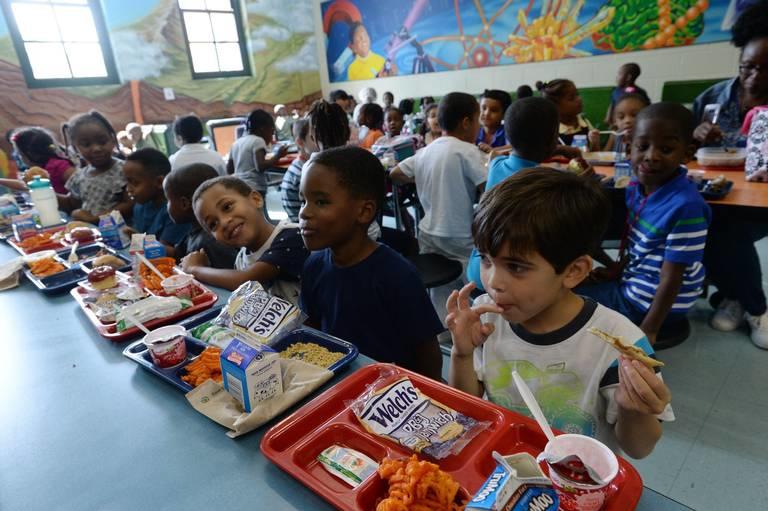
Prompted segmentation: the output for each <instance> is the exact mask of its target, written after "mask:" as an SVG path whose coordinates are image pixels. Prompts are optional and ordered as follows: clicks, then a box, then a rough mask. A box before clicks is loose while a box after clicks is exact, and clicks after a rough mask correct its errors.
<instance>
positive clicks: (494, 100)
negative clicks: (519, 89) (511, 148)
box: [475, 89, 512, 153]
mask: <svg viewBox="0 0 768 511" xmlns="http://www.w3.org/2000/svg"><path fill="white" fill-rule="evenodd" d="M511 104H512V96H510V95H509V93H508V92H505V91H503V90H497V89H485V91H483V95H482V96H480V132H479V133H478V134H477V140H475V144H477V146H478V147H479V148H480V149H482V150H483V151H485V152H486V153H489V152H491V149H493V148H494V147H501V146H504V145H507V140H506V139H505V138H504V126H502V125H501V121H502V120H503V119H504V115H505V114H506V111H507V109H508V108H509V105H511Z"/></svg>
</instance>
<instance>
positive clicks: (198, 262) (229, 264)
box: [163, 163, 237, 274]
mask: <svg viewBox="0 0 768 511" xmlns="http://www.w3.org/2000/svg"><path fill="white" fill-rule="evenodd" d="M218 175H219V173H218V170H217V169H215V168H214V167H212V166H210V165H208V164H205V163H192V164H191V165H185V166H183V167H179V168H177V169H175V170H172V171H171V173H170V174H168V175H167V176H165V179H164V180H163V190H164V191H165V197H166V199H168V203H167V209H168V215H169V216H170V217H171V220H173V221H174V222H175V223H177V224H189V225H190V226H191V227H190V231H189V233H188V234H187V235H186V236H185V237H184V238H182V240H181V241H179V242H178V243H177V244H176V246H175V247H174V249H173V255H174V257H176V260H180V261H181V269H182V270H184V271H185V272H187V273H191V274H194V272H195V267H197V266H210V267H212V268H228V269H231V268H234V267H235V257H237V249H235V248H232V247H228V246H227V245H222V244H221V243H219V242H217V241H216V240H215V239H214V238H213V236H211V235H210V234H209V233H207V232H206V231H205V230H204V229H203V228H202V227H201V226H200V224H199V223H198V221H197V218H195V211H194V209H193V208H192V196H193V195H194V194H195V190H197V189H198V187H199V186H200V185H202V184H203V183H204V182H206V181H208V180H209V179H213V178H215V177H218Z"/></svg>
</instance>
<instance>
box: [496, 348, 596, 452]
mask: <svg viewBox="0 0 768 511" xmlns="http://www.w3.org/2000/svg"><path fill="white" fill-rule="evenodd" d="M565 366H566V363H565V362H561V363H555V364H550V365H548V366H547V367H545V368H544V369H543V370H542V369H539V368H538V367H536V366H535V365H533V364H532V363H530V362H529V361H527V360H496V361H493V362H491V363H489V364H488V367H487V369H486V371H487V373H486V378H485V391H486V393H487V394H488V398H489V399H490V400H491V401H492V402H494V403H496V404H498V405H500V406H503V407H505V408H508V409H510V410H513V411H515V412H517V413H520V414H522V415H526V416H528V417H532V415H531V413H530V411H529V410H528V407H527V406H526V405H525V403H524V402H523V400H522V397H521V396H520V394H519V393H517V392H514V393H510V389H511V388H515V383H514V380H513V379H512V371H517V373H518V374H519V375H520V376H521V377H522V378H523V380H525V383H526V384H527V385H528V387H529V388H530V389H531V392H532V393H533V395H534V396H535V397H536V400H537V401H538V402H539V406H541V409H542V411H543V412H544V415H545V416H546V417H547V420H548V421H549V424H550V425H551V426H552V427H553V428H557V429H559V430H561V431H563V432H565V433H578V434H581V435H586V436H590V437H595V436H596V434H597V420H596V418H595V417H593V416H592V415H590V414H588V413H587V412H585V411H584V409H583V408H582V403H580V401H581V400H583V399H587V397H586V396H585V395H584V387H585V386H584V384H583V382H582V381H581V380H580V379H579V376H578V375H577V374H576V373H574V372H570V371H566V370H565ZM584 404H585V405H586V408H588V409H593V408H594V405H593V404H592V403H589V404H587V403H584Z"/></svg>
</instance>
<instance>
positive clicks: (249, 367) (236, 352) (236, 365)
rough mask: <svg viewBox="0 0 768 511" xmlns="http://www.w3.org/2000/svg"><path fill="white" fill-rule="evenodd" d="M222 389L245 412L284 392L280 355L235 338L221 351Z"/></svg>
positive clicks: (262, 346) (263, 346)
mask: <svg viewBox="0 0 768 511" xmlns="http://www.w3.org/2000/svg"><path fill="white" fill-rule="evenodd" d="M221 374H222V377H223V380H224V388H225V389H226V390H227V392H229V393H230V394H231V395H232V397H234V398H235V399H237V400H238V401H239V402H240V404H242V405H243V408H244V409H245V411H246V412H249V413H250V412H251V411H253V409H254V408H255V407H256V406H257V405H258V404H259V403H261V402H262V401H266V400H268V399H271V398H273V397H275V396H278V395H280V394H282V393H283V378H282V374H281V373H280V355H278V353H277V352H276V351H275V350H273V349H272V348H270V347H269V346H267V345H259V346H251V345H249V344H246V343H245V342H243V341H241V340H239V339H237V338H235V339H234V340H233V341H232V342H231V343H229V346H227V348H226V349H225V350H224V351H222V352H221Z"/></svg>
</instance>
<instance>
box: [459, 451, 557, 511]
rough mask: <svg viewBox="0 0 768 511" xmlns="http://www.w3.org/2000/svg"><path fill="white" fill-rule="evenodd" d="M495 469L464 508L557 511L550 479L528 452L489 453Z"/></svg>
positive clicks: (478, 510) (555, 498)
mask: <svg viewBox="0 0 768 511" xmlns="http://www.w3.org/2000/svg"><path fill="white" fill-rule="evenodd" d="M493 458H494V459H495V460H496V462H497V465H496V469H495V470H494V471H493V472H492V473H491V475H490V476H489V477H488V479H487V480H486V481H485V483H484V484H483V486H481V487H480V489H479V490H478V491H477V493H476V494H475V496H474V497H472V500H470V501H469V504H467V507H466V511H502V510H503V511H557V509H558V504H559V499H558V497H557V493H555V490H554V488H552V482H551V481H550V480H549V479H548V478H547V477H546V476H545V475H544V473H543V472H542V471H541V468H539V465H538V463H537V462H536V459H535V458H534V457H533V456H531V455H530V454H528V453H519V454H513V455H511V456H502V455H500V454H499V453H497V452H495V451H494V452H493Z"/></svg>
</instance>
